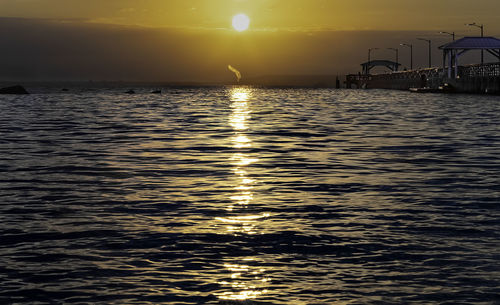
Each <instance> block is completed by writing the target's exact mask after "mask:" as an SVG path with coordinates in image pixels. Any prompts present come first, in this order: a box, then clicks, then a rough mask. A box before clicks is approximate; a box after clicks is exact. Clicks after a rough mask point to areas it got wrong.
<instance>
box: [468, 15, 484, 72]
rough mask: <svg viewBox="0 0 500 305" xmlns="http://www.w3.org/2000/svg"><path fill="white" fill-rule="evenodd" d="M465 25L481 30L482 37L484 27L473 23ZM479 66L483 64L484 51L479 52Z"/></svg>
mask: <svg viewBox="0 0 500 305" xmlns="http://www.w3.org/2000/svg"><path fill="white" fill-rule="evenodd" d="M465 25H468V26H475V27H476V28H480V29H481V37H484V25H483V24H481V25H479V24H476V23H475V22H473V23H466V24H465ZM481 64H484V50H481Z"/></svg>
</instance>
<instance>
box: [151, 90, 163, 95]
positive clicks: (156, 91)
mask: <svg viewBox="0 0 500 305" xmlns="http://www.w3.org/2000/svg"><path fill="white" fill-rule="evenodd" d="M151 93H153V94H161V90H155V91H152V92H151Z"/></svg>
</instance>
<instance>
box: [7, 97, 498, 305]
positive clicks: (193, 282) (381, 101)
mask: <svg viewBox="0 0 500 305" xmlns="http://www.w3.org/2000/svg"><path fill="white" fill-rule="evenodd" d="M499 123H500V98H499V97H487V96H477V95H476V96H467V95H412V94H409V93H404V92H395V91H334V90H270V89H268V90H265V89H255V90H252V89H245V88H233V89H231V88H221V89H183V90H175V91H174V90H172V91H169V92H167V93H164V94H163V95H150V94H137V95H125V94H121V93H119V92H117V91H116V92H115V91H113V92H110V91H105V90H102V91H96V92H77V93H71V92H70V93H64V94H63V93H56V94H54V93H46V94H35V95H31V96H26V97H8V96H1V97H0V152H1V153H0V171H1V173H2V174H1V176H0V198H1V200H0V234H1V235H0V236H1V237H0V238H1V239H0V258H1V260H0V303H1V304H9V303H30V304H60V303H65V304H68V303H80V304H86V303H96V304H219V303H222V304H299V305H300V304H499V302H500V301H499V300H500V124H499Z"/></svg>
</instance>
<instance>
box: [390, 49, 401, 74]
mask: <svg viewBox="0 0 500 305" xmlns="http://www.w3.org/2000/svg"><path fill="white" fill-rule="evenodd" d="M387 50H393V51H394V52H396V71H398V69H399V49H397V48H387Z"/></svg>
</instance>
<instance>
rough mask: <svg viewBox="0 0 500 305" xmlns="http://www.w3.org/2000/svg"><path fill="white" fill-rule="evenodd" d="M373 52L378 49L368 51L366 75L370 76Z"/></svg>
mask: <svg viewBox="0 0 500 305" xmlns="http://www.w3.org/2000/svg"><path fill="white" fill-rule="evenodd" d="M373 50H378V48H370V49H368V66H366V75H368V74H370V64H371V62H372V61H371V53H372V51H373Z"/></svg>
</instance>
